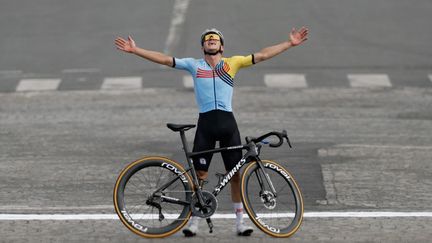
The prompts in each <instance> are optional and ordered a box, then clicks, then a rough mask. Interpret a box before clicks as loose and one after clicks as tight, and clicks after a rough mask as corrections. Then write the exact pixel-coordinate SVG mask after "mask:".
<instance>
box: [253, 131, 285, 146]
mask: <svg viewBox="0 0 432 243" xmlns="http://www.w3.org/2000/svg"><path fill="white" fill-rule="evenodd" d="M270 136H276V137H277V138H279V141H278V142H277V143H269V146H270V147H273V148H276V147H279V146H281V145H282V144H283V139H284V138H285V139H286V141H287V143H288V146H289V147H290V148H292V146H291V142H290V140H289V138H288V134H287V131H286V130H283V131H282V132H275V131H274V132H269V133H266V134H264V135H262V136H260V137H258V138H254V137H246V142H247V143H250V142H254V143H259V142H262V141H263V140H264V139H266V138H268V137H270Z"/></svg>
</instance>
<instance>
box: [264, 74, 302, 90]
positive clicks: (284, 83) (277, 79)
mask: <svg viewBox="0 0 432 243" xmlns="http://www.w3.org/2000/svg"><path fill="white" fill-rule="evenodd" d="M264 83H265V84H266V86H267V87H272V88H306V87H307V83H306V78H305V75H304V74H295V73H280V74H266V75H265V76H264Z"/></svg>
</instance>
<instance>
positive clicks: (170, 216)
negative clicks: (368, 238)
mask: <svg viewBox="0 0 432 243" xmlns="http://www.w3.org/2000/svg"><path fill="white" fill-rule="evenodd" d="M131 216H132V218H134V217H135V218H140V219H153V218H158V217H159V215H157V214H137V215H131ZM164 216H165V218H167V219H175V218H177V217H178V214H164ZM258 216H259V217H260V218H286V217H293V214H279V215H273V214H260V215H258ZM303 216H304V217H305V218H407V217H410V218H412V217H427V218H431V217H432V212H382V211H377V212H374V211H364V212H362V211H352V212H342V211H339V212H331V211H330V212H305V213H304V215H303ZM245 217H248V216H247V215H245ZM211 218H212V219H234V218H235V215H234V214H232V213H229V214H214V215H213V216H211ZM113 219H114V220H116V219H118V216H117V214H0V221H9V220H113Z"/></svg>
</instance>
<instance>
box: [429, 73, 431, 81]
mask: <svg viewBox="0 0 432 243" xmlns="http://www.w3.org/2000/svg"><path fill="white" fill-rule="evenodd" d="M429 80H430V81H431V82H432V74H429Z"/></svg>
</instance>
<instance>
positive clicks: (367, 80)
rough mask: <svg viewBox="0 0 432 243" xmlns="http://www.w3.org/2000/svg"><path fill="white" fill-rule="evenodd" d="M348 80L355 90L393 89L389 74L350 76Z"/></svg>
mask: <svg viewBox="0 0 432 243" xmlns="http://www.w3.org/2000/svg"><path fill="white" fill-rule="evenodd" d="M348 80H349V82H350V84H351V87H353V88H378V87H391V86H392V84H391V82H390V78H389V76H388V75H387V74H348Z"/></svg>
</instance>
